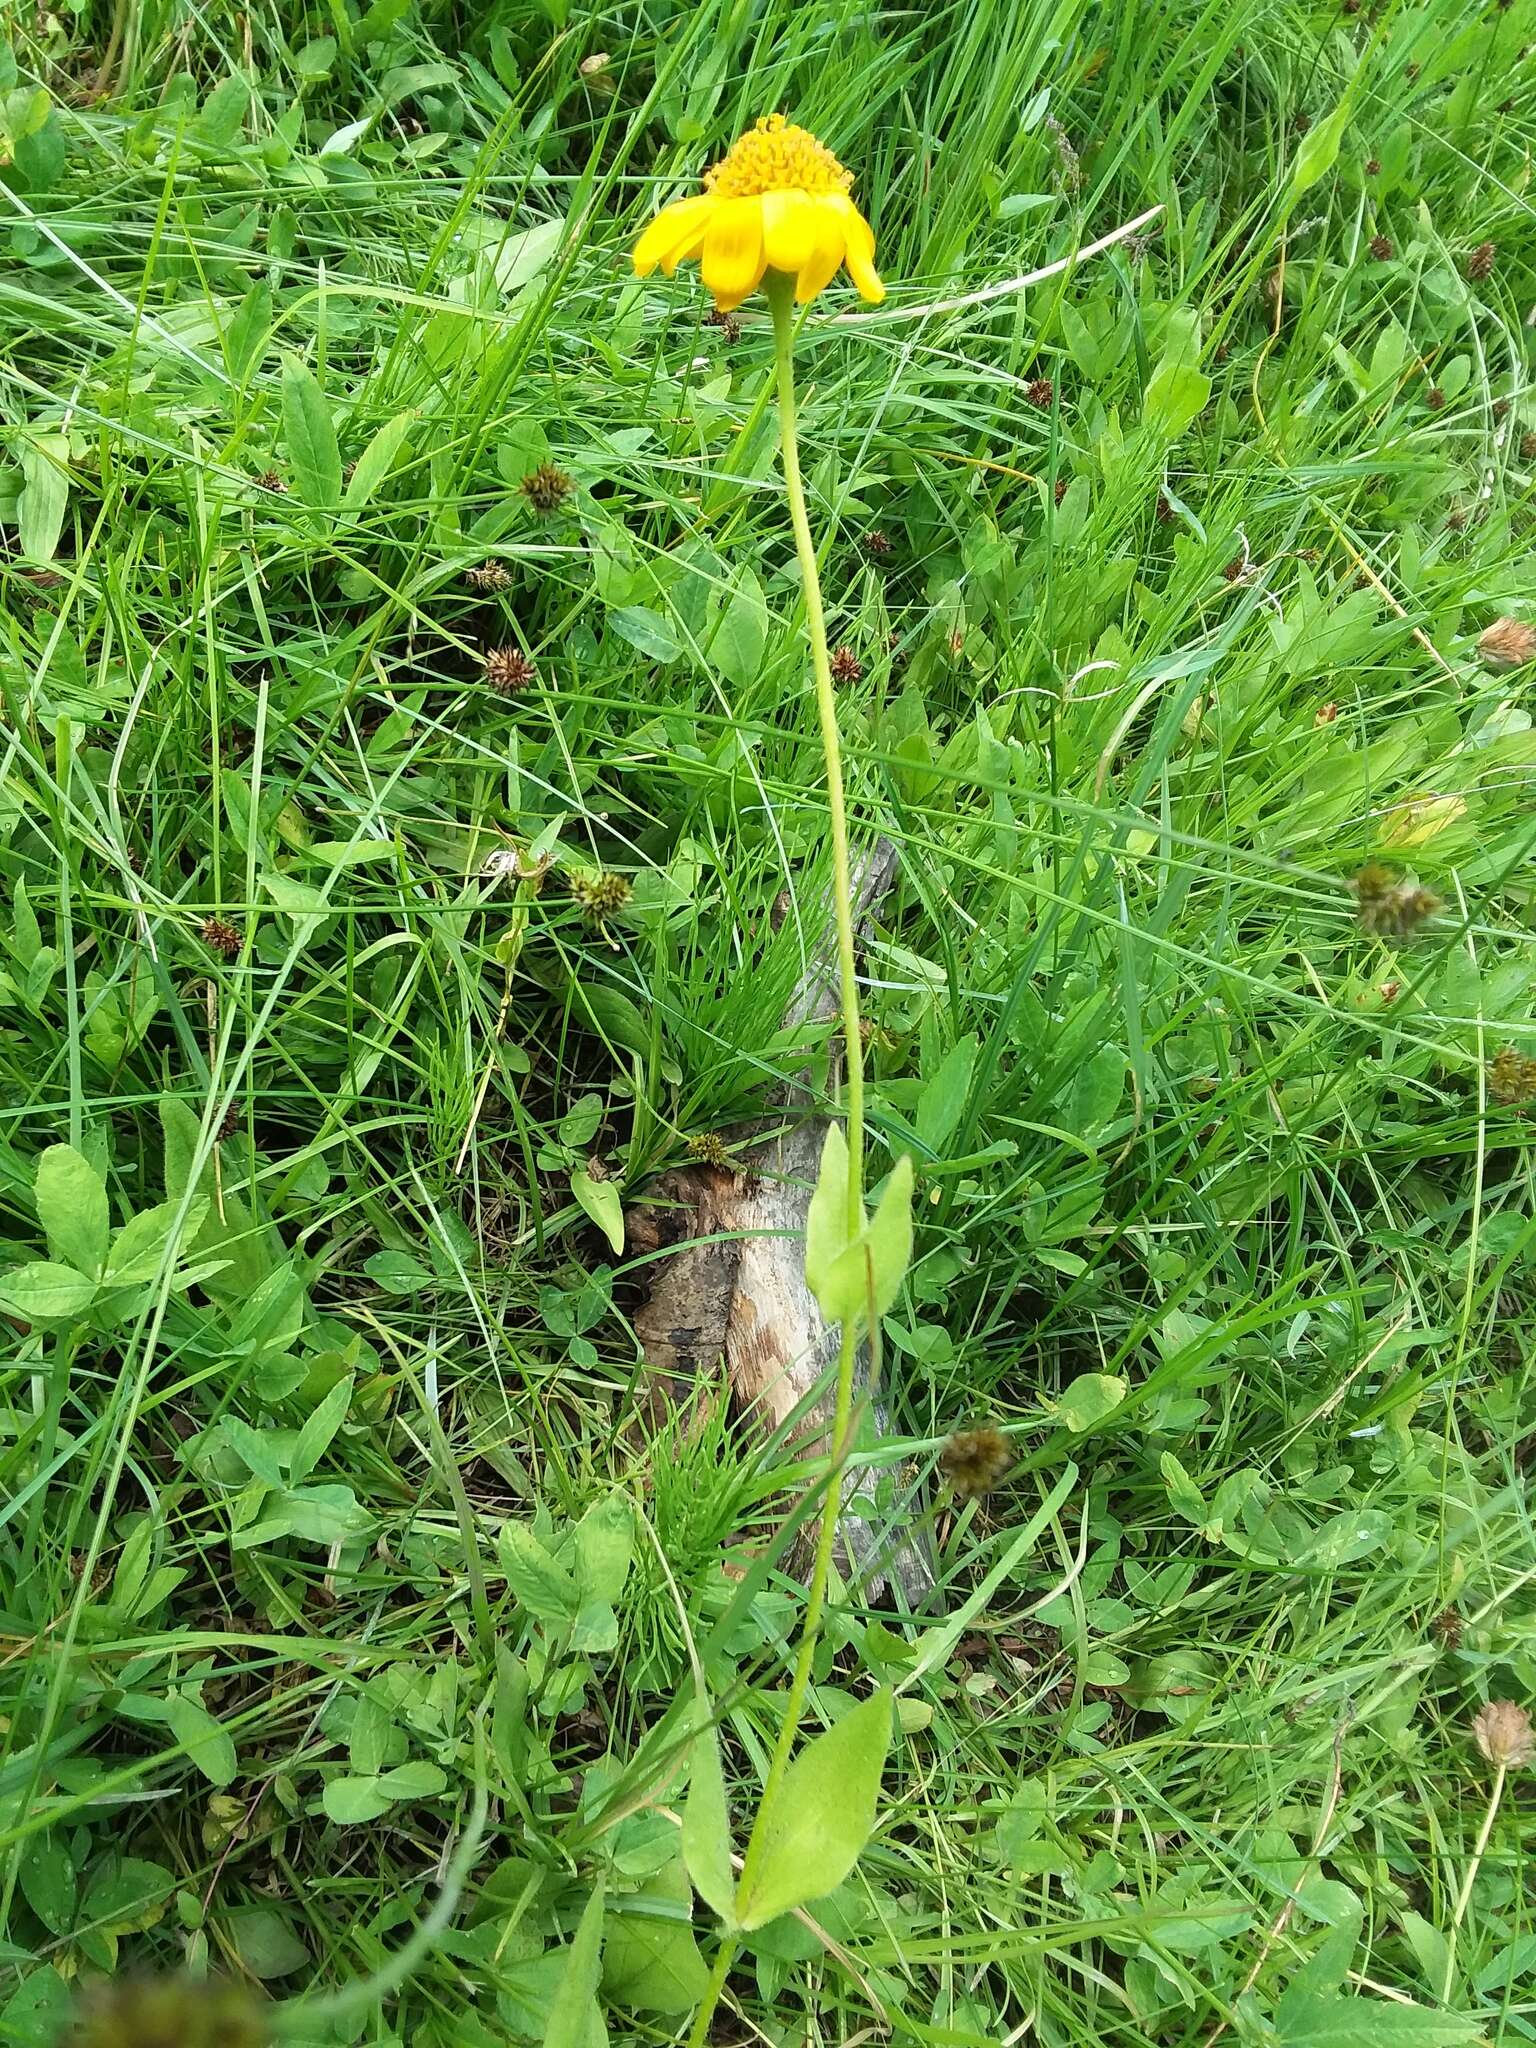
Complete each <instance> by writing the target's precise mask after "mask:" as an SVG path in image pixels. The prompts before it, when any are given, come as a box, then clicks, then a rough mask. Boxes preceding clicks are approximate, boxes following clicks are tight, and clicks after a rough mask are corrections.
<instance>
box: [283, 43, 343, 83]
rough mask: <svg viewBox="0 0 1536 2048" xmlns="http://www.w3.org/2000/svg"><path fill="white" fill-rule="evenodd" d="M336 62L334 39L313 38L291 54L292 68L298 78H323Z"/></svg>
mask: <svg viewBox="0 0 1536 2048" xmlns="http://www.w3.org/2000/svg"><path fill="white" fill-rule="evenodd" d="M335 62H336V38H335V37H334V36H315V37H313V38H312V39H311V40H310V41H309V42H307V43H305V44H304V45H303V47H302V48H300V49H298V50H295V52H294V54H293V68H294V70H295V71H296V72H297V74H298V75H299V77H300V78H304V79H315V78H325V77H327V76H328V75H329V73H330V69H331V66H332V65H333V64H334V63H335Z"/></svg>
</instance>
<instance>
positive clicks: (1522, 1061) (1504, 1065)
mask: <svg viewBox="0 0 1536 2048" xmlns="http://www.w3.org/2000/svg"><path fill="white" fill-rule="evenodd" d="M1488 1093H1489V1094H1490V1095H1491V1096H1492V1097H1493V1099H1494V1101H1495V1102H1502V1103H1504V1104H1505V1105H1506V1106H1507V1107H1509V1108H1511V1109H1523V1108H1524V1107H1525V1105H1526V1104H1527V1103H1529V1102H1536V1059H1528V1058H1527V1057H1526V1055H1525V1054H1524V1053H1521V1052H1517V1051H1516V1050H1515V1048H1514V1046H1512V1045H1506V1046H1505V1047H1504V1048H1503V1050H1502V1051H1500V1052H1498V1053H1496V1054H1495V1055H1494V1057H1493V1058H1492V1059H1491V1060H1490V1061H1489V1063H1488Z"/></svg>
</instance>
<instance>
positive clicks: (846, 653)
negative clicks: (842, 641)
mask: <svg viewBox="0 0 1536 2048" xmlns="http://www.w3.org/2000/svg"><path fill="white" fill-rule="evenodd" d="M863 673H864V664H863V662H862V661H860V659H859V657H858V656H857V655H856V654H855V653H854V651H853V649H852V648H851V647H839V648H838V650H837V652H836V653H835V654H834V655H833V657H832V680H833V681H834V682H837V683H856V682H857V681H858V680H859V678H860V676H862V675H863Z"/></svg>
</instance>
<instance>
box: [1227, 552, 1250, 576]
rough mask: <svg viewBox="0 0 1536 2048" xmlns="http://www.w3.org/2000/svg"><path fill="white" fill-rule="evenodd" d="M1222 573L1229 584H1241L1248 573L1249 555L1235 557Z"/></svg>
mask: <svg viewBox="0 0 1536 2048" xmlns="http://www.w3.org/2000/svg"><path fill="white" fill-rule="evenodd" d="M1221 573H1222V575H1223V576H1224V577H1225V579H1226V580H1227V582H1228V583H1241V582H1242V580H1243V578H1244V577H1245V576H1246V575H1247V573H1248V557H1247V555H1246V554H1241V555H1234V556H1233V557H1232V559H1231V561H1230V562H1228V564H1227V566H1226V567H1225V569H1223V570H1222V572H1221Z"/></svg>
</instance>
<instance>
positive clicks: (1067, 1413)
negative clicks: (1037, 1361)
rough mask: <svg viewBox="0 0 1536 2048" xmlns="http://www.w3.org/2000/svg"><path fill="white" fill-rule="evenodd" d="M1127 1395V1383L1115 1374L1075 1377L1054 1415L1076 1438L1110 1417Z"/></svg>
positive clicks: (1100, 1373)
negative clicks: (1107, 1416) (1106, 1417)
mask: <svg viewBox="0 0 1536 2048" xmlns="http://www.w3.org/2000/svg"><path fill="white" fill-rule="evenodd" d="M1130 1391H1131V1387H1130V1382H1129V1380H1124V1379H1122V1378H1121V1377H1120V1375H1119V1374H1118V1373H1110V1372H1084V1373H1079V1374H1078V1376H1077V1378H1076V1379H1075V1380H1073V1381H1072V1383H1071V1385H1070V1386H1068V1387H1067V1388H1066V1389H1065V1390H1064V1391H1063V1393H1062V1395H1061V1398H1060V1400H1058V1401H1057V1402H1056V1404H1055V1408H1056V1413H1057V1415H1058V1416H1059V1417H1060V1419H1061V1420H1062V1421H1063V1422H1064V1423H1065V1424H1066V1425H1067V1428H1068V1429H1070V1430H1071V1431H1072V1433H1073V1435H1074V1436H1079V1435H1081V1434H1082V1432H1083V1431H1084V1430H1085V1429H1092V1428H1093V1425H1094V1424H1095V1423H1096V1422H1102V1421H1103V1420H1104V1418H1105V1416H1106V1415H1113V1414H1114V1412H1115V1410H1116V1409H1117V1408H1118V1407H1119V1406H1120V1403H1121V1402H1122V1401H1123V1400H1124V1399H1125V1397H1126V1395H1127V1394H1128V1393H1129V1392H1130Z"/></svg>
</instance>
